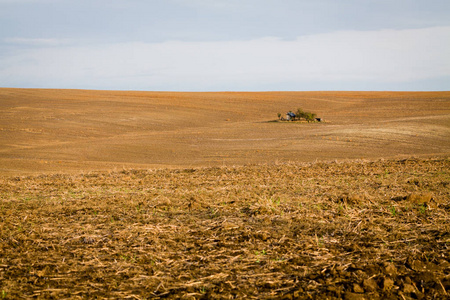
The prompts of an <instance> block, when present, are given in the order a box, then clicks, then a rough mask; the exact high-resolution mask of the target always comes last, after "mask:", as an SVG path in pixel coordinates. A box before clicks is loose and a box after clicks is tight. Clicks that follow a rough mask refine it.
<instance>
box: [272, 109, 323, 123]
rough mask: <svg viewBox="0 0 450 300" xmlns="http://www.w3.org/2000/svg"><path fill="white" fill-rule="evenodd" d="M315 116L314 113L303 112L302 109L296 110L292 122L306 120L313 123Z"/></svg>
mask: <svg viewBox="0 0 450 300" xmlns="http://www.w3.org/2000/svg"><path fill="white" fill-rule="evenodd" d="M280 115H281V114H280V113H278V119H280ZM316 117H317V115H316V114H315V113H311V112H306V111H303V109H301V108H298V109H297V111H296V112H295V117H294V118H293V119H292V120H302V119H304V120H306V121H308V122H311V121H314V120H315V119H316Z"/></svg>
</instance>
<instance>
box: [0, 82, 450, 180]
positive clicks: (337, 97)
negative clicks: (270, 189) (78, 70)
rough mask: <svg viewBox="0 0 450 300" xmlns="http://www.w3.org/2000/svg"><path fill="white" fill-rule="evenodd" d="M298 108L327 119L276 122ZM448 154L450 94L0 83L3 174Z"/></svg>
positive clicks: (0, 171) (0, 138)
mask: <svg viewBox="0 0 450 300" xmlns="http://www.w3.org/2000/svg"><path fill="white" fill-rule="evenodd" d="M297 108H302V109H304V110H305V111H310V112H315V113H317V114H318V116H320V117H322V118H323V119H324V120H325V121H326V122H325V123H315V124H298V123H297V124H292V123H270V122H269V121H271V120H276V119H277V113H279V112H280V113H283V114H284V113H286V112H287V111H289V110H294V111H295V110H296V109H297ZM448 153H450V92H426V93H392V92H390V93H387V92H386V93H385V92H372V93H369V92H272V93H267V92H266V93H169V92H166V93H163V92H111V91H83V90H33V89H0V174H11V175H14V174H25V173H37V174H41V173H43V172H46V173H48V172H68V171H75V172H77V171H89V170H111V169H113V168H118V169H121V168H122V167H125V168H161V167H162V168H166V167H171V168H173V167H175V168H178V167H181V168H189V167H199V166H223V165H225V166H233V165H243V164H249V163H276V162H310V161H314V160H321V161H329V160H335V159H338V160H342V159H361V158H370V159H372V158H381V157H382V158H405V157H409V156H411V155H414V156H422V155H437V154H445V155H447V154H448Z"/></svg>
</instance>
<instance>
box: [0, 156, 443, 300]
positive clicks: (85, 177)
mask: <svg viewBox="0 0 450 300" xmlns="http://www.w3.org/2000/svg"><path fill="white" fill-rule="evenodd" d="M449 170H450V160H449V159H440V158H437V159H407V160H377V161H353V162H336V163H333V162H330V163H322V162H318V163H310V164H306V163H305V164H300V163H291V164H286V163H282V164H276V165H252V166H245V167H212V168H191V169H177V170H168V169H166V170H122V171H118V172H89V173H85V174H78V175H40V176H31V177H24V176H19V177H9V178H4V179H2V180H1V182H0V183H1V194H0V196H1V199H2V201H1V207H0V209H1V210H0V212H1V214H0V219H1V222H0V241H1V242H0V291H1V293H2V297H4V298H8V299H17V298H37V299H65V298H102V299H104V298H109V299H111V298H112V299H160V298H170V299H174V298H184V299H243V298H248V299H340V298H345V299H448V296H449V293H450V275H449V274H450V256H449V246H450V233H449V232H450V219H449V212H450V173H449Z"/></svg>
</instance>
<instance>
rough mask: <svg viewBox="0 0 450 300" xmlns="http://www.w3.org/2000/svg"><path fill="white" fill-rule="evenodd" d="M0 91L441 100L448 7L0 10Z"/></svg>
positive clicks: (30, 0) (37, 5)
mask: <svg viewBox="0 0 450 300" xmlns="http://www.w3.org/2000/svg"><path fill="white" fill-rule="evenodd" d="M0 87H18V88H73V89H100V90H144V91H314V90H323V91H324V90H354V91H357V90H360V91H378V90H386V91H433V90H435V91H448V90H450V1H449V0H310V1H306V0H0Z"/></svg>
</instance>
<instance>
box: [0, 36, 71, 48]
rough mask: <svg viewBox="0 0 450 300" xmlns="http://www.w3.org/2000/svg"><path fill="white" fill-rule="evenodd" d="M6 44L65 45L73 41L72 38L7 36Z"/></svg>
mask: <svg viewBox="0 0 450 300" xmlns="http://www.w3.org/2000/svg"><path fill="white" fill-rule="evenodd" d="M3 42H4V43H5V44H15V45H25V46H39V47H46V46H63V45H67V44H70V43H72V42H73V41H72V40H70V39H30V38H20V37H15V38H5V39H4V40H3Z"/></svg>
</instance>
